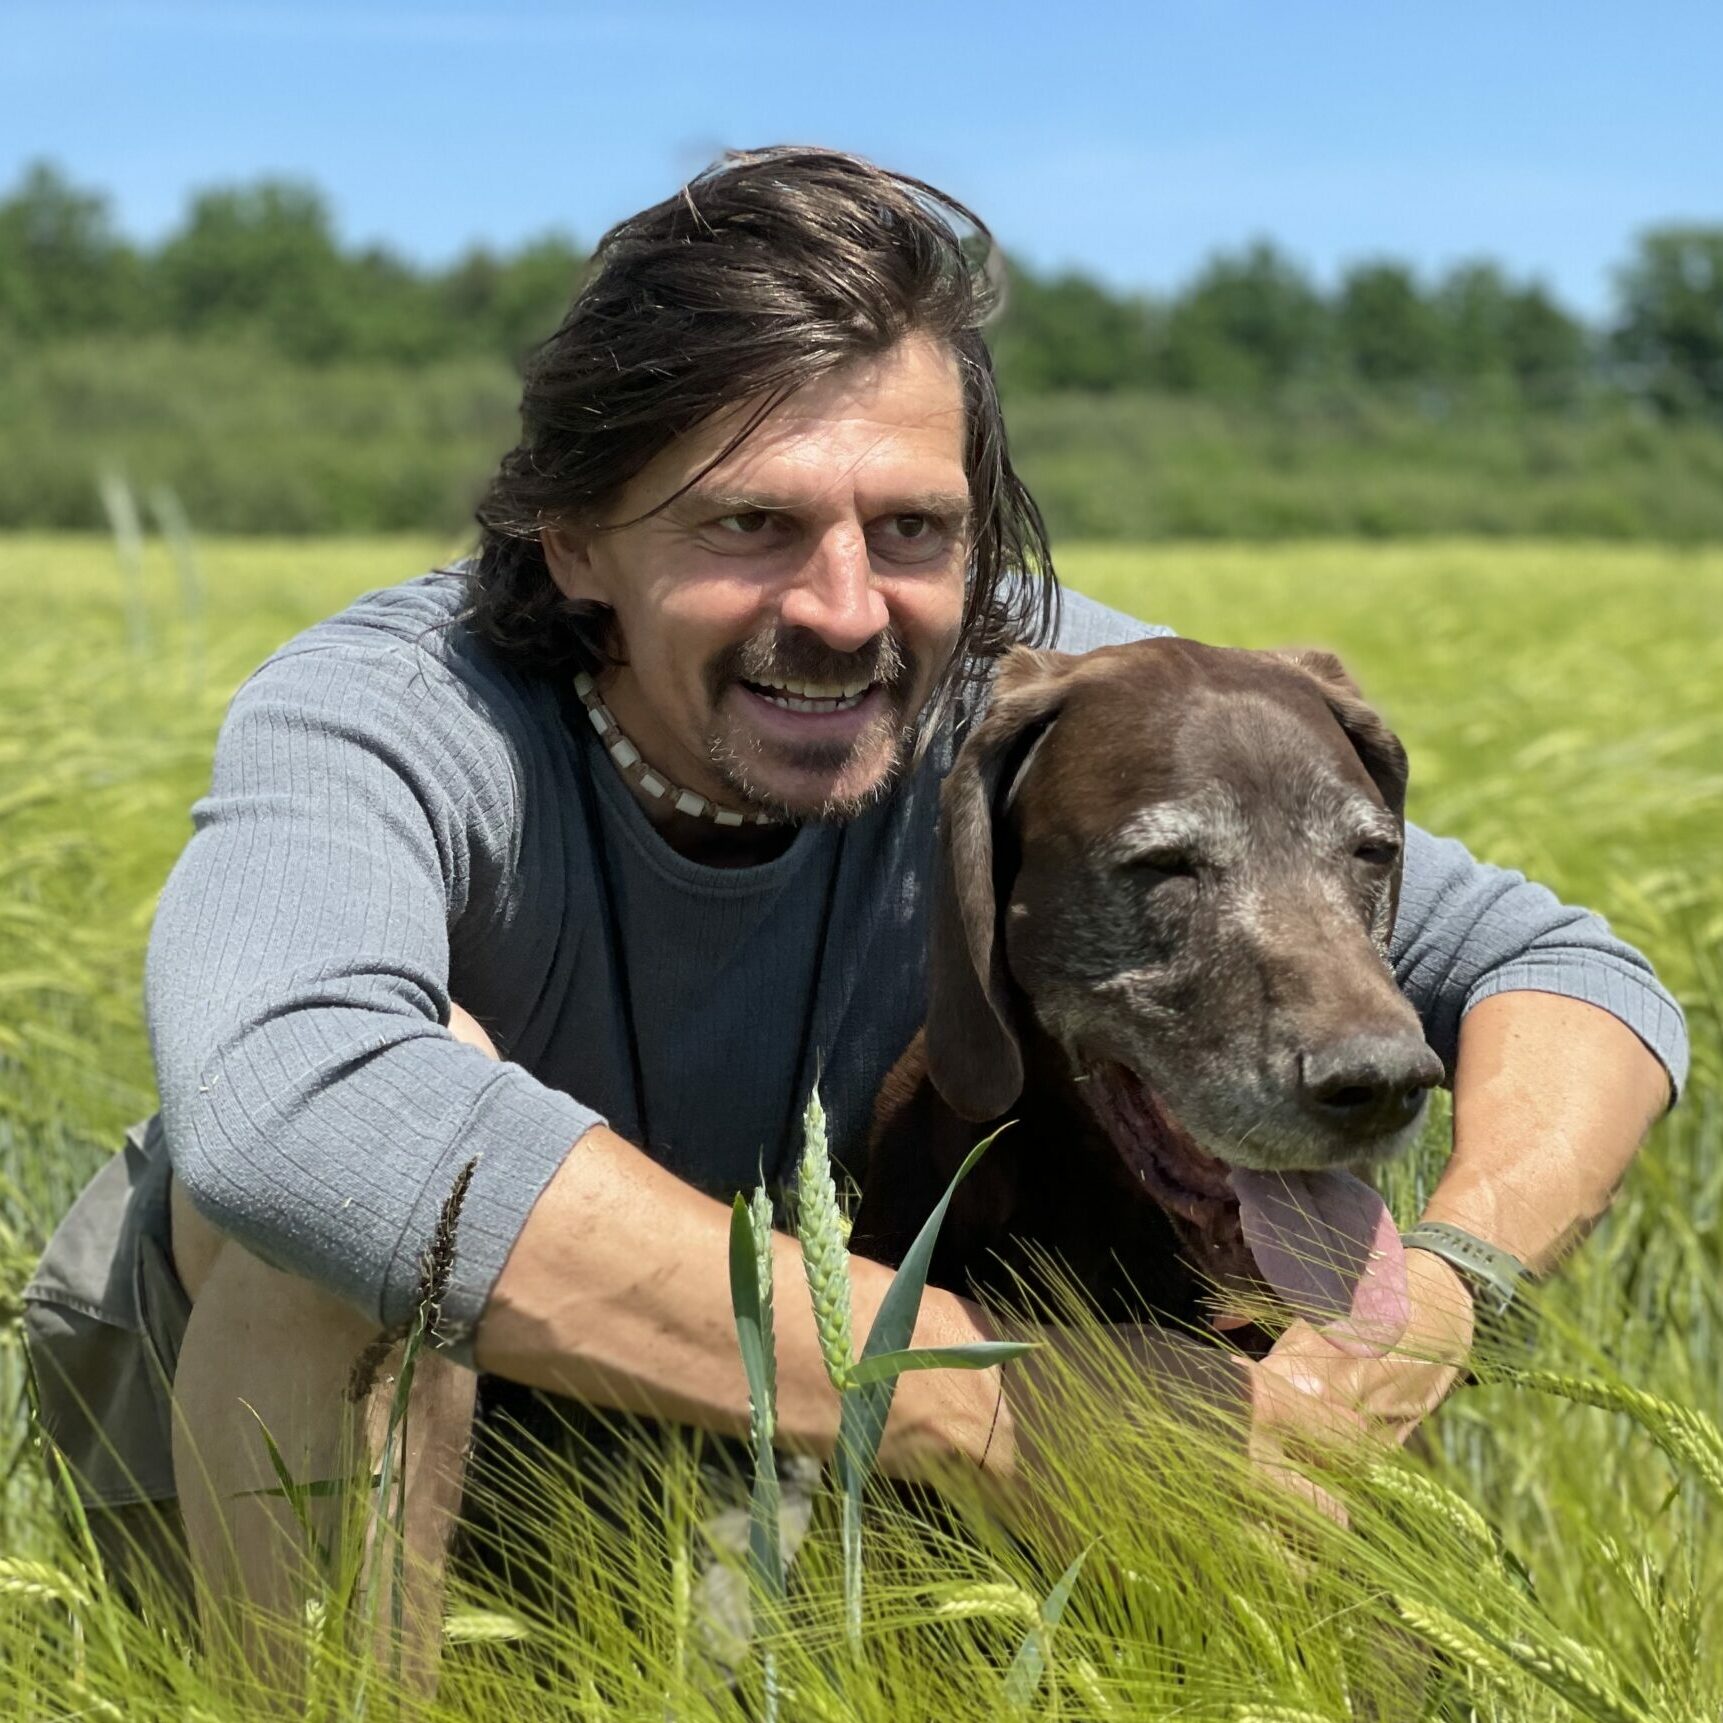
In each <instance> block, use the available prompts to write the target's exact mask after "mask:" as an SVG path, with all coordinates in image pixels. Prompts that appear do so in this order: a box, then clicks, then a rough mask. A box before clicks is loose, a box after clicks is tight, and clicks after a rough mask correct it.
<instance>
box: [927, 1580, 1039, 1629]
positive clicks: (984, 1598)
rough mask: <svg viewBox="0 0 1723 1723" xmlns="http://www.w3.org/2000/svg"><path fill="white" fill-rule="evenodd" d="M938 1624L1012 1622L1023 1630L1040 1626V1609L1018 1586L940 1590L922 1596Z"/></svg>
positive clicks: (965, 1587)
mask: <svg viewBox="0 0 1723 1723" xmlns="http://www.w3.org/2000/svg"><path fill="white" fill-rule="evenodd" d="M925 1595H926V1596H927V1597H928V1598H929V1599H930V1600H931V1604H932V1613H933V1614H934V1615H935V1616H936V1617H937V1618H938V1619H939V1620H941V1621H974V1620H992V1621H1012V1622H1016V1623H1018V1624H1019V1625H1020V1626H1023V1627H1039V1626H1040V1625H1041V1605H1040V1604H1039V1603H1038V1602H1037V1601H1036V1600H1035V1599H1034V1598H1033V1597H1031V1596H1030V1595H1029V1593H1028V1592H1026V1591H1025V1590H1024V1589H1023V1588H1022V1586H1020V1585H1012V1584H1010V1583H1008V1582H1007V1583H1004V1584H989V1583H985V1582H978V1583H976V1584H974V1585H959V1586H949V1587H946V1586H941V1587H938V1588H936V1589H935V1590H932V1591H929V1592H927V1593H926V1594H925Z"/></svg>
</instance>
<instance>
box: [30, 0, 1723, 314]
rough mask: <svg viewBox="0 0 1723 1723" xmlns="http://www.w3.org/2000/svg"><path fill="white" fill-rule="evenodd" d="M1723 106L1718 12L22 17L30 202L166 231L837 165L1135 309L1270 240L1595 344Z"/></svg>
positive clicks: (616, 200) (472, 212)
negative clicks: (1433, 285) (73, 180)
mask: <svg viewBox="0 0 1723 1723" xmlns="http://www.w3.org/2000/svg"><path fill="white" fill-rule="evenodd" d="M1720 80H1723V7H1719V6H1717V5H1715V4H1710V5H1699V4H1679V3H1660V4H1651V5H1642V6H1632V5H1628V4H1625V3H1623V0H1613V3H1610V4H1593V3H1591V0H1570V3H1568V4H1564V5H1556V4H1532V3H1521V4H1515V3H1513V0H1497V3H1495V4H1473V3H1472V0H1445V3H1442V4H1427V3H1424V0H1406V3H1403V4H1402V3H1396V0H1386V3H1380V4H1376V5H1366V4H1364V3H1363V0H1352V3H1351V4H1338V3H1308V4H1307V3H1303V0H1279V3H1276V4H1269V3H1267V0H1253V3H1246V0H1183V3H1181V4H1176V5H1174V4H1161V3H1159V0H1143V3H1139V4H1135V5H1128V4H1118V3H1114V4H1100V3H1084V0H1069V3H1065V4H1059V3H1055V0H1042V3H1040V4H1034V5H1030V4H1019V3H1017V0H1003V3H1001V0H994V3H992V4H988V5H981V4H975V3H970V4H963V5H957V4H942V3H940V0H921V3H920V4H912V3H905V0H872V3H860V4H857V3H854V0H852V3H851V4H848V5H844V4H832V3H829V0H828V3H826V4H820V3H819V0H802V3H800V4H791V3H788V0H729V3H712V4H691V3H686V0H664V3H662V4H654V3H651V0H636V3H634V4H614V3H610V0H606V3H593V4H580V3H573V0H569V3H564V4H548V3H545V0H491V3H489V4H482V3H480V0H413V3H411V4H405V3H400V0H348V3H346V4H329V3H326V0H301V3H298V4H286V3H277V0H262V3H252V0H216V3H213V4H200V3H196V0H137V3H135V4H125V3H120V0H115V3H106V4H102V3H96V0H0V184H8V183H10V182H11V181H12V180H13V179H14V178H15V177H16V175H17V172H18V170H19V169H20V168H21V167H22V166H23V164H24V163H25V162H27V161H29V160H31V159H32V158H35V157H38V156H47V157H50V158H52V159H54V160H55V161H57V162H59V163H60V164H61V165H62V166H63V167H65V168H66V169H67V170H69V171H70V172H71V173H72V174H73V175H74V176H75V177H77V178H78V179H80V180H82V181H85V182H88V183H92V184H95V185H99V186H101V187H103V188H105V189H106V190H108V191H109V192H110V193H111V194H112V196H113V199H114V204H115V208H116V211H117V213H118V216H119V218H120V221H121V223H122V225H123V226H124V227H125V228H126V229H127V230H128V231H130V232H132V233H133V234H135V235H137V236H139V237H141V238H153V237H155V236H157V235H159V234H160V233H161V232H163V231H164V230H165V229H166V228H168V227H169V226H171V225H172V224H173V222H174V221H175V219H176V218H177V217H178V215H179V213H180V211H181V210H182V208H183V206H184V201H185V197H186V194H187V192H188V190H189V189H191V188H193V187H196V186H202V185H208V184H212V183H219V182H231V181H235V180H243V179H248V178H252V177H255V176H257V175H260V174H263V173H275V174H291V175H296V176H301V177H305V178H309V179H311V180H313V181H315V182H316V183H318V184H319V185H320V186H321V187H322V188H323V189H324V190H325V192H326V193H327V194H328V196H329V198H330V199H331V202H332V204H333V206H334V209H335V212H336V215H337V218H338V221H339V224H340V227H341V229H342V231H343V233H344V234H346V235H347V236H348V237H350V238H357V239H381V240H384V241H386V242H388V243H389V244H391V245H392V246H394V247H395V248H396V249H398V250H400V251H403V252H405V253H407V254H409V255H412V256H414V257H417V258H420V259H424V260H437V261H440V260H443V259H446V258H447V257H448V256H450V255H451V254H453V253H454V252H456V251H458V250H459V249H461V248H462V247H463V246H464V245H466V244H467V243H469V242H471V241H474V240H486V241H489V242H492V243H495V244H505V245H506V244H509V243H512V242H514V241H517V240H519V239H521V238H523V237H525V236H526V235H529V234H532V233H536V232H541V231H543V230H545V229H547V228H552V227H559V228H562V229H565V230H567V231H571V232H573V233H574V234H575V235H577V236H578V237H580V238H582V239H584V240H591V239H592V238H593V237H595V236H596V234H597V233H598V232H599V231H600V230H601V229H602V228H603V227H604V226H605V225H606V224H608V223H609V222H610V221H612V220H614V219H616V218H617V217H619V216H621V215H624V214H627V213H628V212H630V211H631V210H633V209H637V208H639V207H641V206H642V205H644V204H646V203H649V202H651V201H654V200H655V199H657V198H658V197H661V196H663V195H664V194H665V193H666V192H668V191H669V190H671V189H673V188H674V186H675V185H676V184H678V183H679V182H680V181H681V180H682V179H684V178H685V177H687V175H688V174H689V173H690V172H691V171H693V170H694V169H695V168H697V167H698V166H699V165H701V164H702V163H703V162H704V161H706V160H707V159H709V158H710V157H711V156H712V155H713V154H714V153H715V152H716V151H717V150H718V149H719V148H721V147H723V146H726V145H749V144H759V143H767V142H783V141H799V142H823V143H830V144H833V145H837V146H840V147H843V148H846V149H853V150H858V151H860V152H862V153H864V154H866V155H870V156H873V157H874V158H876V159H878V160H880V161H884V162H886V163H889V164H890V165H892V166H895V167H900V168H904V169H906V170H908V171H911V172H914V173H917V174H919V175H921V176H922V177H923V178H925V179H929V180H932V181H933V182H934V183H936V184H938V185H940V186H941V187H943V188H944V189H946V190H948V191H951V192H953V193H955V194H956V195H957V196H959V197H961V198H963V199H965V200H966V201H968V202H970V203H971V204H973V205H974V206H975V207H976V208H977V209H978V210H979V211H980V213H981V214H982V216H983V217H984V218H985V219H986V220H987V221H988V222H989V223H990V224H991V225H992V226H993V228H994V229H995V231H996V232H997V233H998V234H999V235H1000V236H1001V238H1002V239H1003V240H1004V241H1005V243H1006V245H1007V246H1008V248H1010V249H1011V250H1013V251H1014V252H1015V253H1016V254H1018V255H1020V256H1022V257H1023V258H1025V259H1026V260H1028V261H1031V262H1033V263H1036V264H1039V265H1043V266H1060V265H1076V266H1080V267H1083V268H1086V269H1088V270H1090V271H1092V272H1094V273H1096V274H1098V275H1100V276H1102V277H1104V278H1105V279H1107V280H1109V281H1111V282H1113V283H1115V284H1117V285H1122V286H1141V287H1146V288H1150V289H1155V288H1167V287H1171V286H1174V285H1176V284H1177V283H1179V282H1180V281H1182V280H1183V279H1185V278H1186V277H1187V276H1188V275H1189V274H1190V273H1191V272H1192V270H1193V269H1194V268H1195V267H1196V266H1197V265H1198V264H1199V263H1200V262H1201V260H1202V259H1203V258H1204V257H1205V256H1207V255H1208V254H1209V253H1210V252H1212V251H1213V250H1215V249H1216V248H1217V247H1221V246H1233V245H1237V244H1240V243H1242V242H1244V241H1245V240H1247V239H1249V238H1251V237H1253V236H1255V235H1258V234H1268V235H1271V236H1273V237H1274V238H1276V239H1277V240H1279V241H1280V242H1281V243H1282V244H1284V245H1285V246H1286V247H1287V248H1288V249H1289V250H1290V251H1291V252H1292V253H1293V254H1294V255H1295V256H1296V257H1298V258H1299V259H1300V260H1301V261H1302V262H1303V263H1305V264H1306V265H1307V266H1308V267H1309V268H1311V269H1312V270H1313V271H1314V272H1315V273H1316V274H1317V275H1318V276H1319V278H1321V279H1324V280H1328V279H1331V278H1332V277H1333V275H1334V273H1335V272H1336V271H1337V270H1338V269H1339V268H1342V267H1344V266H1345V265H1346V264H1347V263H1349V262H1351V261H1354V260H1356V259H1360V258H1365V257H1371V256H1380V255H1384V254H1387V255H1393V256H1398V257H1401V258H1405V259H1408V260H1410V261H1411V262H1413V263H1415V264H1417V265H1418V266H1420V267H1421V268H1424V269H1426V270H1434V269H1439V268H1442V267H1444V266H1446V265H1448V264H1451V263H1453V262H1455V261H1457V260H1459V259H1463V258H1469V257H1476V256H1480V255H1487V256H1493V257H1495V258H1497V259H1499V260H1501V261H1502V262H1504V263H1506V264H1507V265H1509V266H1510V267H1511V268H1513V269H1514V270H1515V271H1516V272H1518V273H1522V274H1533V275H1537V276H1539V277H1540V278H1542V279H1543V280H1545V281H1546V282H1547V283H1548V284H1550V285H1551V286H1553V287H1554V288H1555V289H1556V291H1557V292H1558V293H1559V294H1560V295H1561V296H1562V297H1563V298H1564V299H1565V300H1566V301H1567V302H1568V303H1569V304H1571V305H1572V306H1574V307H1575V308H1576V309H1578V310H1581V311H1583V312H1585V313H1587V314H1589V315H1593V316H1596V315H1599V314H1601V313H1603V312H1604V311H1606V310H1607V308H1608V305H1609V301H1610V278H1611V270H1612V269H1613V267H1614V266H1615V265H1616V264H1617V263H1619V262H1620V260H1621V259H1622V257H1623V256H1624V255H1625V253H1626V251H1627V249H1628V246H1629V244H1630V243H1631V238H1632V235H1633V234H1634V233H1635V232H1636V231H1637V230H1638V229H1640V228H1642V227H1644V226H1646V225H1648V224H1650V223H1653V222H1659V221H1667V220H1681V219H1687V220H1705V221H1723V118H1720V116H1719V107H1720V104H1719V97H1718V90H1719V84H1720Z"/></svg>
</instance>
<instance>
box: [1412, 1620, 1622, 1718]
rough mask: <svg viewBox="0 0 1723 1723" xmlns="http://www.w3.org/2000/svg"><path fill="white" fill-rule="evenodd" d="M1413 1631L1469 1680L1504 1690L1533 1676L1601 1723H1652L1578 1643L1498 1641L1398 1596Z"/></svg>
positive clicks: (1566, 1641) (1462, 1623)
mask: <svg viewBox="0 0 1723 1723" xmlns="http://www.w3.org/2000/svg"><path fill="white" fill-rule="evenodd" d="M1394 1607H1395V1608H1396V1609H1398V1610H1399V1612H1400V1614H1401V1616H1402V1617H1403V1618H1404V1619H1405V1621H1406V1624H1407V1626H1409V1627H1411V1628H1412V1629H1413V1630H1414V1631H1415V1632H1417V1633H1419V1634H1421V1635H1422V1636H1423V1637H1424V1638H1425V1639H1427V1640H1428V1641H1429V1642H1430V1643H1431V1644H1432V1645H1433V1646H1435V1647H1436V1648H1437V1650H1439V1651H1445V1652H1447V1654H1448V1655H1449V1656H1450V1657H1451V1658H1453V1659H1454V1661H1455V1662H1456V1663H1458V1664H1459V1665H1460V1667H1461V1668H1462V1669H1463V1670H1464V1671H1465V1672H1466V1673H1467V1674H1469V1675H1478V1676H1482V1677H1484V1678H1485V1679H1486V1680H1490V1681H1494V1682H1495V1683H1496V1684H1497V1685H1498V1686H1500V1685H1504V1684H1505V1682H1506V1681H1507V1680H1508V1679H1511V1678H1512V1677H1513V1676H1516V1675H1527V1676H1530V1677H1532V1679H1534V1680H1535V1681H1537V1682H1539V1683H1540V1684H1541V1685H1542V1686H1544V1687H1547V1688H1548V1689H1549V1690H1550V1691H1551V1692H1552V1693H1555V1694H1557V1695H1559V1696H1560V1697H1561V1698H1563V1699H1565V1700H1566V1701H1567V1702H1568V1703H1569V1704H1570V1705H1572V1706H1574V1707H1576V1708H1577V1709H1579V1710H1581V1711H1583V1712H1584V1713H1585V1715H1586V1716H1587V1717H1590V1718H1594V1719H1596V1723H1652V1720H1651V1718H1650V1717H1649V1716H1648V1715H1647V1713H1646V1712H1644V1711H1642V1710H1640V1709H1639V1707H1638V1706H1636V1705H1634V1704H1633V1703H1631V1702H1630V1701H1629V1700H1628V1699H1626V1698H1624V1697H1623V1696H1622V1695H1621V1694H1620V1693H1617V1692H1616V1691H1615V1690H1614V1689H1613V1688H1610V1687H1608V1686H1606V1685H1605V1684H1604V1682H1603V1680H1602V1679H1601V1678H1600V1677H1599V1675H1598V1673H1597V1669H1596V1666H1595V1662H1594V1660H1593V1659H1592V1658H1591V1657H1590V1656H1589V1655H1588V1654H1587V1653H1586V1652H1585V1650H1584V1649H1583V1648H1582V1647H1581V1646H1578V1645H1576V1644H1575V1643H1574V1642H1573V1641H1572V1640H1569V1639H1562V1640H1561V1641H1560V1643H1559V1644H1553V1645H1552V1644H1541V1645H1540V1644H1534V1643H1533V1642H1532V1641H1531V1640H1529V1639H1513V1640H1502V1639H1498V1638H1497V1637H1496V1636H1495V1635H1494V1634H1486V1633H1481V1632H1478V1631H1477V1630H1475V1629H1473V1628H1471V1627H1468V1626H1467V1625H1466V1624H1465V1623H1464V1622H1461V1621H1457V1620H1456V1619H1455V1618H1454V1617H1453V1616H1451V1615H1449V1614H1448V1613H1447V1611H1446V1610H1440V1609H1435V1608H1433V1607H1431V1606H1429V1605H1425V1604H1418V1603H1413V1602H1412V1601H1411V1600H1410V1599H1409V1598H1404V1597H1396V1598H1395V1599H1394Z"/></svg>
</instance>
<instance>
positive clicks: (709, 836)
mask: <svg viewBox="0 0 1723 1723" xmlns="http://www.w3.org/2000/svg"><path fill="white" fill-rule="evenodd" d="M620 775H621V774H620V773H619V774H618V776H620ZM622 781H623V787H624V788H625V789H626V790H627V791H628V793H629V794H630V795H631V796H632V797H633V798H634V799H635V801H636V802H638V803H639V804H640V806H641V808H642V809H643V810H644V811H645V814H646V817H647V819H649V820H650V821H651V822H652V824H653V827H654V829H655V830H656V831H657V833H658V835H659V836H660V837H661V838H663V840H664V841H665V842H666V843H667V844H668V845H669V846H670V847H671V848H672V849H673V850H675V852H676V853H677V854H678V855H679V856H682V857H684V858H685V859H686V860H688V861H691V862H699V863H700V864H701V865H702V866H704V867H726V868H730V867H758V866H759V865H760V864H761V863H762V862H769V861H775V860H776V859H777V858H778V857H779V856H781V855H782V854H783V853H784V851H785V850H787V849H788V848H789V847H790V845H791V844H792V843H793V842H794V841H795V837H796V833H797V831H798V830H799V829H800V828H799V827H797V826H793V825H787V824H786V825H771V826H757V825H746V826H720V825H715V824H714V823H713V822H712V821H711V820H709V819H699V818H696V817H695V816H693V815H691V814H685V813H682V812H680V811H679V810H678V809H677V808H676V807H675V806H674V805H672V804H670V803H668V802H666V801H664V800H663V799H662V798H660V797H657V796H649V795H648V794H647V793H646V792H645V791H644V790H642V789H641V788H640V787H639V786H638V785H636V784H632V783H630V782H629V781H628V780H627V779H626V778H624V779H623V780H622Z"/></svg>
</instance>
